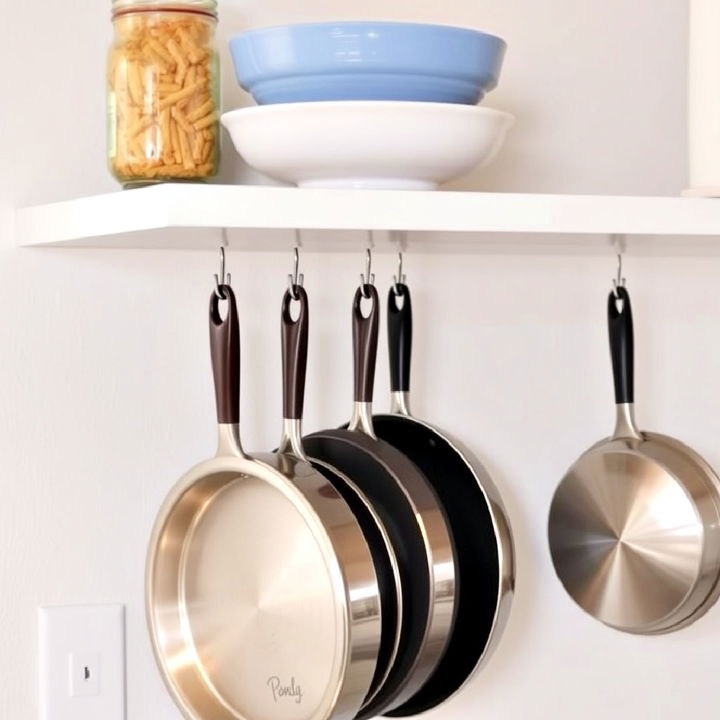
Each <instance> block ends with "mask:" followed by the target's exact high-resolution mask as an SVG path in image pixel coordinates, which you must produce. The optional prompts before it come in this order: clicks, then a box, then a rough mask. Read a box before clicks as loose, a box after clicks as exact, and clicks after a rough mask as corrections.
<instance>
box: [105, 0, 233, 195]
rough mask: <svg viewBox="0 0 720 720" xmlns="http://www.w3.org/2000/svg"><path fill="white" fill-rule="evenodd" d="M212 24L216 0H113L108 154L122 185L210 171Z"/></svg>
mask: <svg viewBox="0 0 720 720" xmlns="http://www.w3.org/2000/svg"><path fill="white" fill-rule="evenodd" d="M216 24H217V13H216V0H185V2H176V3H158V2H151V1H150V0H115V2H114V4H113V25H114V29H115V40H114V43H113V46H112V48H111V50H110V59H109V63H108V87H109V94H108V102H109V129H108V135H109V138H108V140H109V142H108V145H109V147H108V155H109V163H110V169H111V171H112V173H113V175H114V176H115V177H116V178H117V179H118V180H119V181H120V182H121V183H123V184H124V185H128V186H129V185H135V184H145V183H152V182H164V181H172V180H186V181H192V180H195V181H200V180H205V179H208V178H211V177H212V176H214V175H215V174H216V172H217V166H218V160H219V138H220V136H219V125H218V118H219V102H218V101H219V97H218V96H219V78H218V72H219V67H218V57H217V52H216V50H215V37H214V36H215V26H216Z"/></svg>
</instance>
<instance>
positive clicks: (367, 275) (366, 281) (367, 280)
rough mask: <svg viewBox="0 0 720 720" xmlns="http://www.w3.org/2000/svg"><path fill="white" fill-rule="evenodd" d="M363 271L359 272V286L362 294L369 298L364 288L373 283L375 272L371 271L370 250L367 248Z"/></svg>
mask: <svg viewBox="0 0 720 720" xmlns="http://www.w3.org/2000/svg"><path fill="white" fill-rule="evenodd" d="M365 253H366V254H365V272H364V273H360V288H361V291H362V296H363V297H364V298H365V299H366V300H369V299H370V293H369V292H367V291H366V290H365V288H366V286H367V285H374V284H375V273H373V272H372V250H370V248H367V249H366V250H365Z"/></svg>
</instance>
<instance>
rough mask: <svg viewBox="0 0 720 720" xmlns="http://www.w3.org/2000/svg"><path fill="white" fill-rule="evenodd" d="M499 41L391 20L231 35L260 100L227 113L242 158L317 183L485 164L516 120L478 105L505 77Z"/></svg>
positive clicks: (361, 182)
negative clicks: (501, 73) (502, 77)
mask: <svg viewBox="0 0 720 720" xmlns="http://www.w3.org/2000/svg"><path fill="white" fill-rule="evenodd" d="M505 47H506V45H505V42H504V41H503V40H501V39H500V38H498V37H495V36H493V35H488V34H487V33H483V32H479V31H477V30H471V29H466V28H458V27H449V26H443V25H423V24H414V23H394V22H334V23H315V24H299V25H287V26H283V27H272V28H262V29H258V30H251V31H248V32H244V33H242V34H240V35H238V36H236V37H234V38H232V39H231V41H230V50H231V53H232V58H233V63H234V66H235V73H236V75H237V79H238V82H239V83H240V85H241V86H242V87H243V88H244V89H245V90H247V91H248V92H250V93H251V94H252V96H253V98H254V100H255V101H256V102H257V104H258V106H257V107H250V108H243V109H240V110H235V111H232V112H228V113H225V115H223V117H222V122H223V124H224V126H225V127H226V128H227V129H228V131H229V133H230V135H231V136H232V140H233V143H234V145H235V148H236V150H237V151H238V153H239V154H240V155H241V156H242V157H243V158H244V159H245V161H246V162H247V163H248V164H249V165H251V166H252V167H254V168H255V169H256V170H259V171H260V172H262V173H264V174H266V175H269V176H270V177H273V178H275V179H277V180H281V181H284V182H287V183H292V184H295V185H299V186H300V187H315V188H375V189H402V190H428V189H434V188H436V187H437V186H438V185H439V184H441V183H443V182H447V181H448V180H451V179H453V178H455V177H459V176H461V175H464V174H466V173H467V172H469V171H470V170H472V169H473V168H475V167H477V166H481V165H486V164H488V163H489V162H490V161H491V160H492V159H493V158H494V156H495V155H496V154H497V152H498V150H499V149H500V147H501V145H502V143H503V140H504V138H505V135H506V133H507V130H508V128H509V127H510V126H511V125H512V123H513V121H514V118H513V117H512V115H509V114H508V113H504V112H500V111H497V110H491V109H489V108H485V107H479V106H478V105H477V103H479V102H480V101H481V100H482V99H483V97H484V96H485V93H487V92H488V91H490V90H492V89H493V88H494V87H495V86H496V85H497V83H498V79H499V75H500V69H501V67H502V61H503V57H504V54H505Z"/></svg>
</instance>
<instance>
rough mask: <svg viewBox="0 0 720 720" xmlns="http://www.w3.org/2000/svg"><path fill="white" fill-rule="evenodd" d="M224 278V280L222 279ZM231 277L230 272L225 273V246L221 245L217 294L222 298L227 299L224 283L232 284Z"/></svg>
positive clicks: (216, 279) (216, 285) (216, 277)
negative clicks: (223, 288) (224, 292)
mask: <svg viewBox="0 0 720 720" xmlns="http://www.w3.org/2000/svg"><path fill="white" fill-rule="evenodd" d="M220 278H222V281H221V280H220ZM230 283H231V278H230V273H227V275H226V274H225V247H224V246H222V245H221V246H220V274H219V275H218V274H217V273H215V294H216V295H217V296H218V298H220V300H226V299H227V298H226V297H225V295H223V291H222V287H221V286H222V285H230Z"/></svg>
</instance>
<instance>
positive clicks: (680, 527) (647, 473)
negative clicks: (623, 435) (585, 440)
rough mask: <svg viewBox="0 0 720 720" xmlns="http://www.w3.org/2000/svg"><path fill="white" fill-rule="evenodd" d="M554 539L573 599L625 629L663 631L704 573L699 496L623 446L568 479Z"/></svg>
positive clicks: (555, 516)
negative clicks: (660, 628)
mask: <svg viewBox="0 0 720 720" xmlns="http://www.w3.org/2000/svg"><path fill="white" fill-rule="evenodd" d="M549 540H550V550H551V553H552V558H553V563H554V565H555V569H556V571H557V573H558V576H559V577H560V579H561V581H562V582H563V584H564V585H565V588H566V589H567V591H568V593H569V594H570V595H571V597H572V598H573V599H574V600H575V601H576V602H577V603H578V605H580V607H582V608H583V609H584V610H586V611H587V612H588V613H590V614H591V615H593V616H595V617H596V618H598V619H599V620H601V621H602V622H604V623H606V624H608V625H610V626H612V627H615V628H618V629H621V630H627V631H630V632H640V631H644V630H647V629H651V628H652V627H653V626H657V625H658V624H660V625H661V624H662V622H663V620H665V619H666V618H668V617H670V616H672V615H673V613H675V612H676V611H677V609H678V608H679V607H680V606H681V605H682V604H683V602H684V601H685V599H686V598H687V596H688V595H689V594H690V593H691V592H692V590H693V588H694V587H695V584H696V582H697V581H698V578H699V575H700V574H701V567H702V558H703V546H704V527H703V522H702V519H701V518H700V516H699V514H698V509H697V506H696V504H695V503H694V502H693V499H692V497H691V496H690V495H689V494H688V492H687V491H686V488H685V486H684V485H683V483H682V481H681V480H680V479H679V478H677V477H675V476H674V475H673V474H672V473H671V472H670V471H669V470H668V469H667V467H666V466H665V465H663V464H660V463H659V462H657V461H655V460H653V459H650V458H648V457H646V456H645V455H643V454H640V453H637V452H634V451H632V450H631V449H623V447H622V446H619V447H616V448H615V449H609V448H608V447H607V446H605V447H603V446H600V447H598V448H595V449H592V450H590V451H588V452H587V453H585V455H583V456H582V457H581V458H580V460H578V462H577V463H576V464H575V465H574V466H573V467H572V468H571V469H570V471H569V472H568V474H567V475H566V476H565V477H564V478H563V480H562V482H561V483H560V485H559V487H558V489H557V491H556V493H555V497H554V498H553V502H552V505H551V509H550V522H549Z"/></svg>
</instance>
